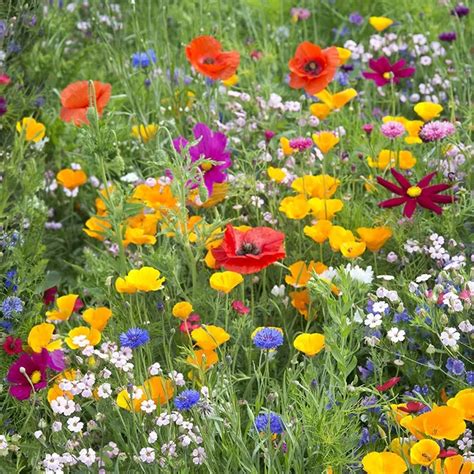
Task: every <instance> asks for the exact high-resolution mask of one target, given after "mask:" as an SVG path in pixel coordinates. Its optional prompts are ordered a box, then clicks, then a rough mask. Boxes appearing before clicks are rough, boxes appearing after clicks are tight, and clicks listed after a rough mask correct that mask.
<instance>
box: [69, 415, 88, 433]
mask: <svg viewBox="0 0 474 474" xmlns="http://www.w3.org/2000/svg"><path fill="white" fill-rule="evenodd" d="M82 428H84V423H82V421H81V419H80V418H79V417H78V416H73V417H72V418H69V419H68V420H67V429H68V430H69V431H71V432H72V433H80V432H81V431H82Z"/></svg>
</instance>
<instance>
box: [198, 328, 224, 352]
mask: <svg viewBox="0 0 474 474" xmlns="http://www.w3.org/2000/svg"><path fill="white" fill-rule="evenodd" d="M191 337H192V338H193V340H194V341H195V342H196V344H197V345H198V346H199V347H200V348H201V349H203V350H205V351H212V350H214V349H217V348H218V347H219V346H220V345H222V344H224V343H225V342H227V341H228V340H229V339H230V335H229V334H228V333H227V332H226V331H225V330H224V329H223V328H221V327H219V326H213V325H212V324H211V325H204V324H203V325H202V326H201V327H200V328H198V329H194V330H193V331H191Z"/></svg>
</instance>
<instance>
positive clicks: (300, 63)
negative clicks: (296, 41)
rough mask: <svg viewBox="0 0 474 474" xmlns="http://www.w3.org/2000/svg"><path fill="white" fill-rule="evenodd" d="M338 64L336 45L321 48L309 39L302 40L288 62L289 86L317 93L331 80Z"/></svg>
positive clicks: (309, 92) (312, 93)
mask: <svg viewBox="0 0 474 474" xmlns="http://www.w3.org/2000/svg"><path fill="white" fill-rule="evenodd" d="M340 64H341V60H340V58H339V53H338V52H337V48H336V47H334V46H332V47H330V48H326V49H321V48H320V47H319V46H317V45H315V44H313V43H310V42H309V41H303V43H300V45H299V46H298V47H297V48H296V52H295V55H294V56H293V57H292V58H291V59H290V61H289V63H288V67H289V68H290V87H292V88H293V89H301V88H303V89H304V90H305V91H306V92H307V93H308V94H311V95H314V94H317V93H318V92H321V91H322V90H323V89H325V88H326V86H327V85H328V84H329V83H330V82H331V81H332V80H333V78H334V76H335V75H336V70H337V67H338V66H340Z"/></svg>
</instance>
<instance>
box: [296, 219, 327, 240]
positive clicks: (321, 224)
mask: <svg viewBox="0 0 474 474" xmlns="http://www.w3.org/2000/svg"><path fill="white" fill-rule="evenodd" d="M331 227H332V223H331V221H328V220H326V219H322V220H320V221H318V222H316V224H314V225H311V226H309V225H307V226H305V228H304V229H303V232H304V235H306V236H308V237H310V238H311V239H313V240H314V241H315V242H317V243H318V244H322V243H323V242H325V241H326V240H327V239H328V237H329V231H330V230H331Z"/></svg>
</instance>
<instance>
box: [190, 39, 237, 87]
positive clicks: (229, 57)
mask: <svg viewBox="0 0 474 474" xmlns="http://www.w3.org/2000/svg"><path fill="white" fill-rule="evenodd" d="M186 57H187V58H188V61H189V62H190V63H191V65H192V66H193V68H194V69H196V71H199V72H200V73H201V74H203V75H204V76H207V77H210V78H211V79H213V80H214V81H216V80H218V79H224V80H225V79H229V78H230V77H232V76H233V75H234V74H235V71H236V70H237V68H238V67H239V63H240V54H239V53H238V52H237V51H222V47H221V44H220V43H219V41H217V40H216V39H215V38H214V37H212V36H198V37H197V38H194V39H193V40H192V41H191V43H189V44H188V45H187V46H186Z"/></svg>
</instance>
